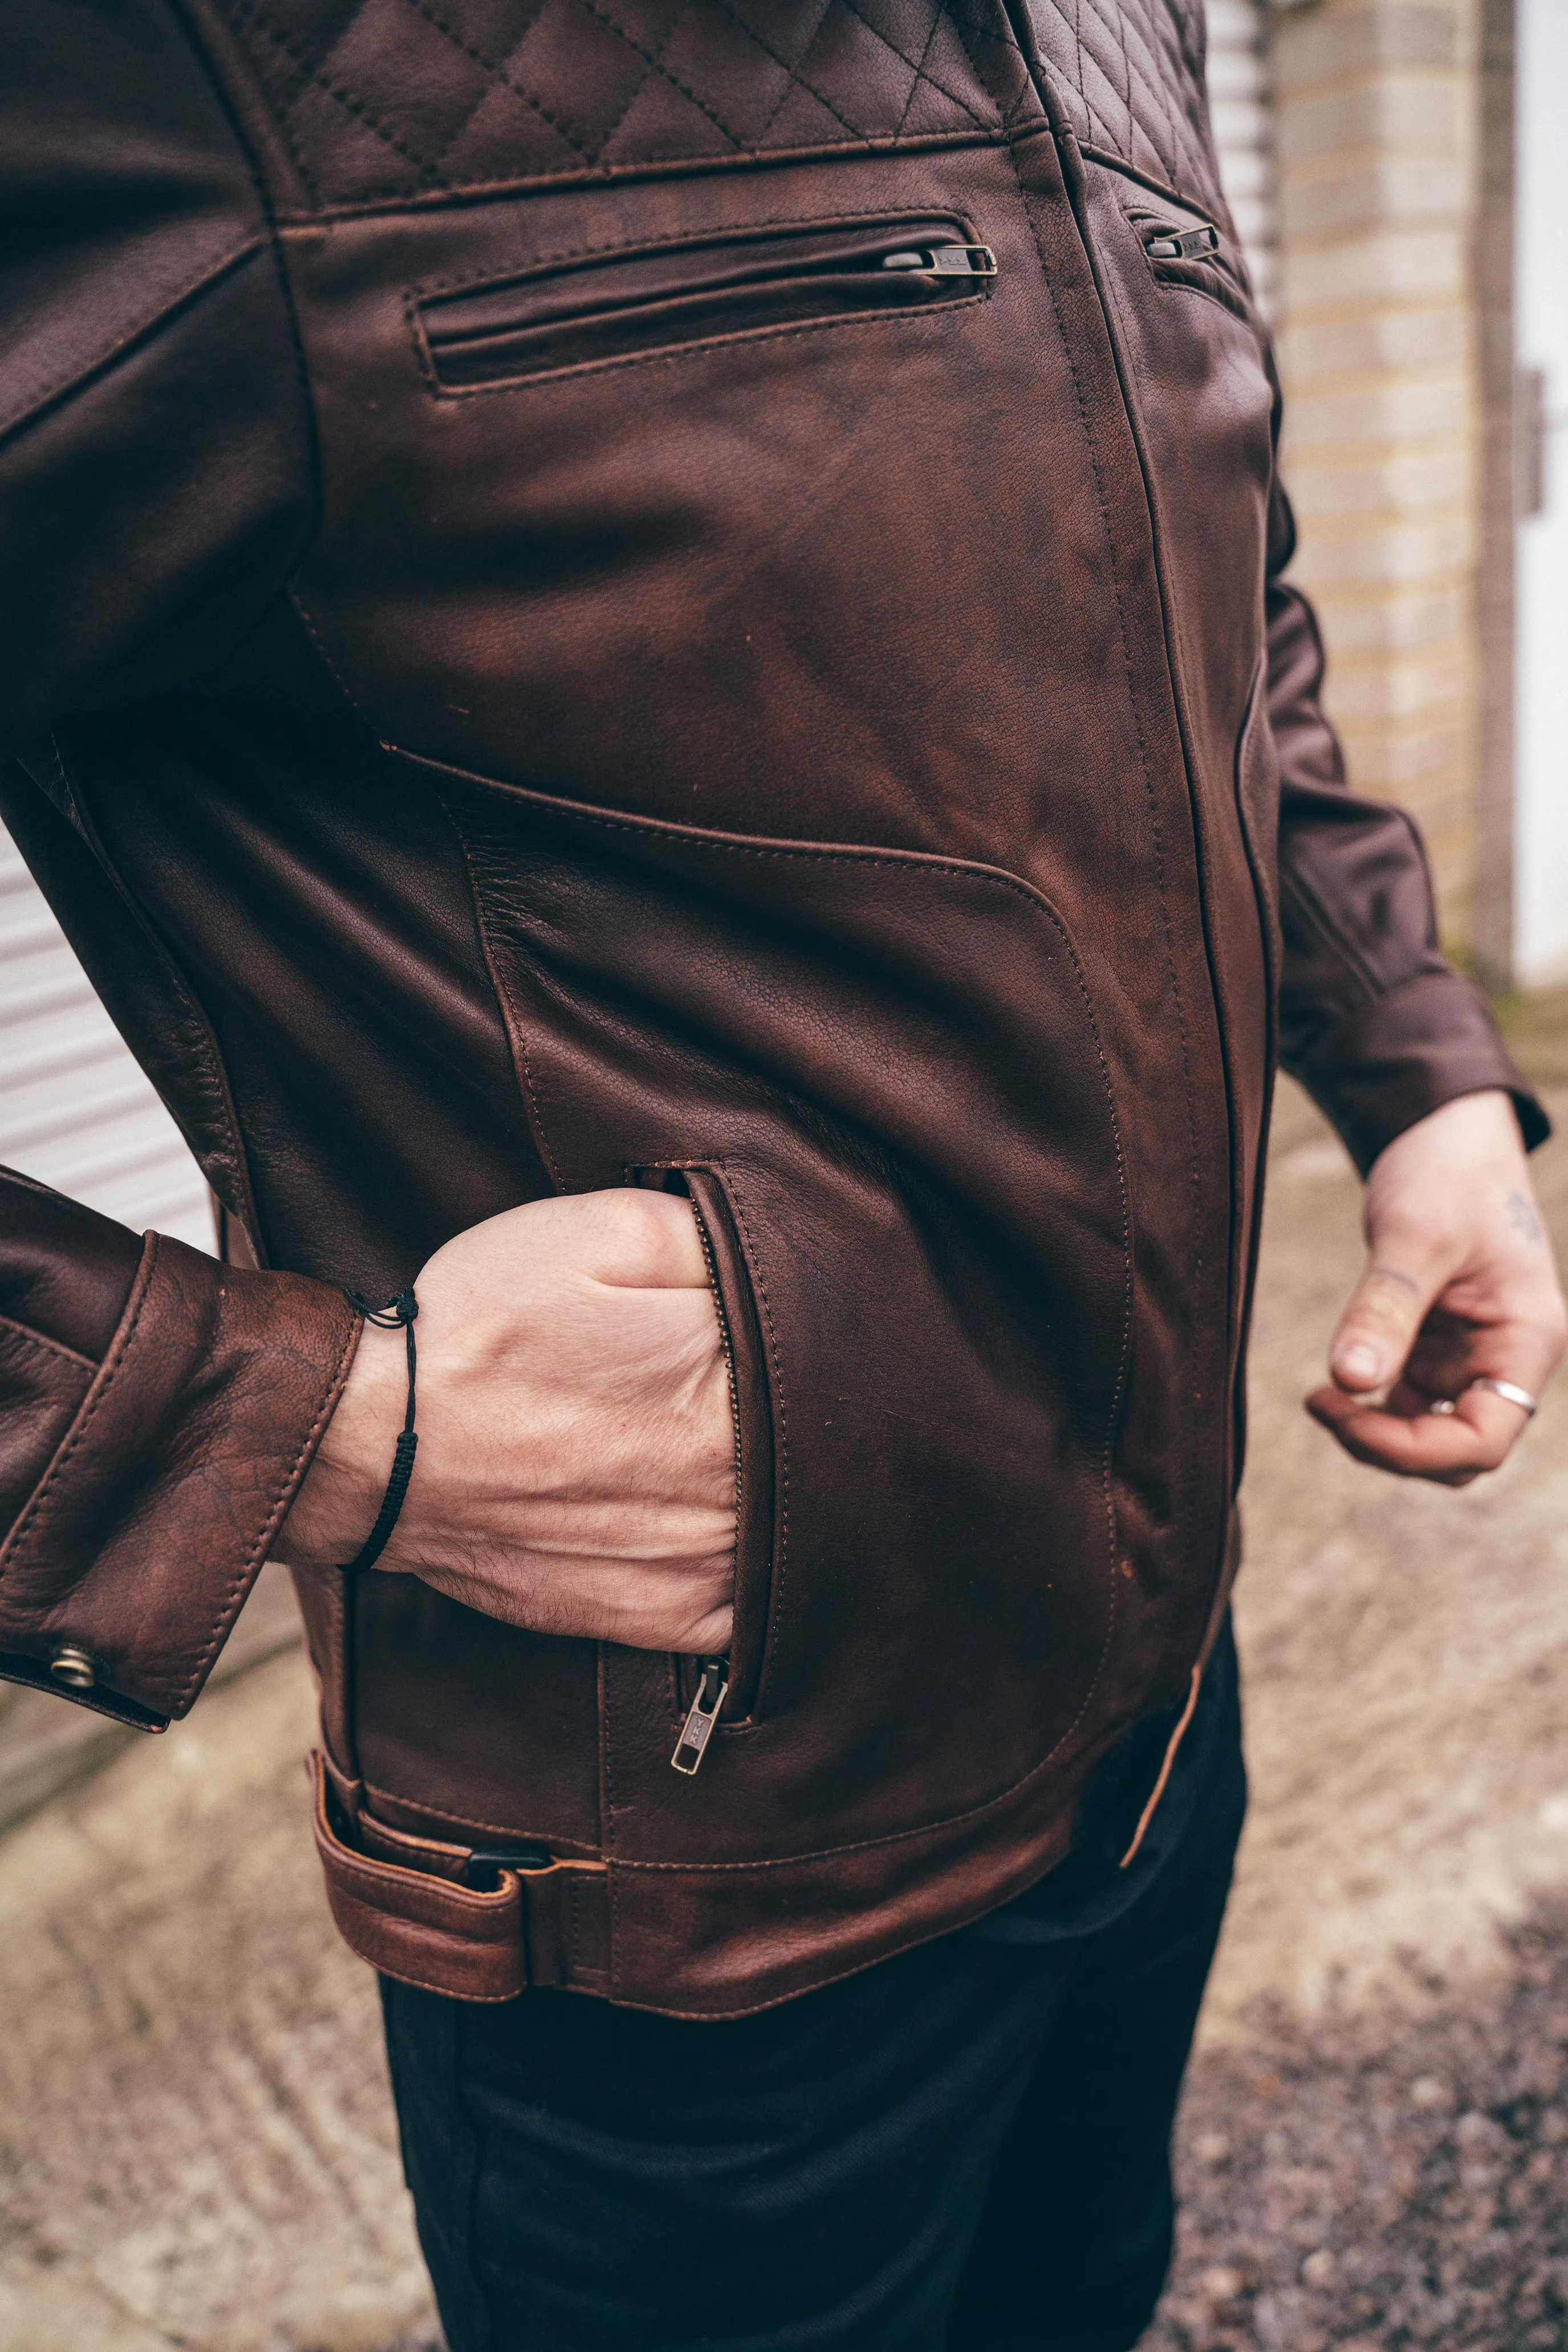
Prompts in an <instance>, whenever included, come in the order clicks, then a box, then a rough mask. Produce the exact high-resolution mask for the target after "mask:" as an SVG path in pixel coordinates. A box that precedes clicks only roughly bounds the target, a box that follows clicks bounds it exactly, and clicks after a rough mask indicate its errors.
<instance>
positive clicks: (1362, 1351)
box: [1340, 1342, 1378, 1389]
mask: <svg viewBox="0 0 1568 2352" xmlns="http://www.w3.org/2000/svg"><path fill="white" fill-rule="evenodd" d="M1340 1374H1341V1377H1342V1379H1344V1380H1347V1381H1360V1382H1361V1384H1362V1386H1363V1388H1369V1389H1370V1388H1375V1387H1376V1385H1377V1374H1378V1361H1377V1353H1376V1350H1375V1349H1372V1348H1368V1347H1366V1346H1364V1345H1363V1344H1361V1343H1359V1342H1358V1344H1357V1345H1356V1346H1355V1347H1353V1348H1347V1349H1345V1351H1344V1354H1343V1355H1342V1357H1341V1358H1340Z"/></svg>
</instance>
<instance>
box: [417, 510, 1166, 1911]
mask: <svg viewBox="0 0 1568 2352" xmlns="http://www.w3.org/2000/svg"><path fill="white" fill-rule="evenodd" d="M1108 530H1109V526H1108ZM388 748H389V749H395V747H394V746H389V747H388ZM398 756H399V757H402V758H405V759H410V758H413V759H416V756H417V755H416V754H411V753H407V752H403V753H400V754H398ZM418 764H421V765H423V764H424V763H423V762H418ZM483 781H484V780H481V782H483ZM485 788H486V789H488V790H489V791H492V792H493V791H497V790H500V791H501V792H502V793H504V792H506V790H507V787H505V786H504V785H502V786H499V787H498V786H496V785H495V784H493V783H486V786H485ZM521 797H524V798H529V797H531V796H529V795H521ZM546 805H548V803H546ZM572 814H573V816H574V820H575V821H576V822H578V823H581V824H587V825H594V826H597V827H599V828H600V829H602V830H603V831H605V832H610V833H628V834H631V835H635V836H637V837H640V838H642V839H645V840H646V839H647V838H648V837H649V835H650V834H651V835H654V836H655V837H658V835H660V834H662V832H663V828H662V827H660V826H658V825H654V826H649V825H646V824H635V823H632V822H630V821H628V820H627V819H626V818H622V817H609V816H601V815H599V814H594V813H589V814H582V815H580V816H579V815H578V814H577V812H576V811H574V812H573V813H572ZM455 822H456V820H455V819H454V823H455ZM674 837H675V838H676V839H678V840H680V841H683V842H685V841H692V840H695V841H696V842H697V843H698V844H699V845H700V846H702V847H705V848H709V849H712V850H722V851H726V852H728V853H729V854H730V855H731V856H738V857H794V858H798V859H804V860H805V861H807V862H809V863H813V864H816V865H836V864H840V863H843V862H844V861H845V860H849V861H851V862H853V863H854V864H856V865H858V866H886V867H890V868H892V869H894V870H895V871H898V872H902V873H908V872H910V871H914V872H923V871H927V870H932V871H935V872H937V873H941V874H951V875H958V876H961V877H963V879H965V880H966V881H970V882H980V883H985V882H989V883H993V884H995V885H997V886H998V887H1002V888H1004V889H1008V890H1012V891H1013V892H1015V893H1016V895H1017V896H1018V897H1019V898H1023V899H1024V901H1025V902H1026V905H1028V906H1031V907H1033V908H1036V909H1037V911H1039V912H1040V913H1043V914H1044V915H1045V916H1046V917H1047V919H1048V920H1049V921H1050V923H1051V924H1052V925H1053V926H1054V928H1055V929H1056V931H1057V932H1058V936H1059V938H1060V940H1061V942H1062V945H1063V947H1064V949H1065V950H1066V951H1067V955H1068V961H1070V963H1071V965H1072V968H1073V973H1074V977H1075V979H1076V980H1077V982H1078V987H1079V994H1080V995H1081V996H1082V998H1083V1001H1084V1006H1085V1010H1086V1013H1087V1015H1088V1019H1089V1031H1090V1034H1091V1035H1092V1037H1093V1038H1094V1041H1095V1053H1096V1058H1097V1060H1098V1061H1099V1064H1100V1084H1101V1086H1102V1087H1103V1088H1104V1092H1105V1098H1106V1108H1107V1110H1108V1112H1109V1115H1110V1129H1111V1139H1112V1144H1113V1148H1114V1150H1115V1154H1116V1164H1117V1175H1118V1189H1119V1192H1120V1194H1121V1218H1122V1267H1123V1273H1122V1300H1123V1310H1122V1313H1123V1320H1122V1347H1121V1365H1120V1368H1119V1370H1118V1376H1117V1382H1116V1387H1115V1390H1114V1391H1113V1392H1112V1397H1111V1403H1110V1411H1109V1412H1108V1413H1107V1416H1106V1436H1105V1441H1104V1445H1103V1448H1102V1451H1101V1456H1100V1462H1101V1471H1100V1487H1101V1493H1102V1495H1103V1497H1104V1501H1105V1507H1106V1515H1107V1534H1108V1539H1109V1541H1108V1549H1109V1558H1110V1570H1111V1574H1110V1601H1109V1605H1108V1608H1107V1612H1106V1632H1105V1639H1104V1643H1103V1644H1102V1646H1101V1650H1100V1657H1099V1660H1098V1661H1097V1663H1096V1666H1095V1670H1094V1673H1093V1675H1092V1676H1091V1677H1090V1680H1089V1685H1088V1687H1087V1688H1086V1690H1085V1692H1084V1695H1083V1699H1082V1703H1081V1705H1080V1706H1079V1710H1078V1713H1077V1714H1076V1715H1075V1716H1074V1717H1073V1719H1072V1721H1071V1722H1070V1723H1069V1724H1068V1726H1067V1727H1066V1729H1065V1730H1064V1731H1063V1732H1062V1733H1061V1735H1060V1737H1059V1738H1058V1739H1057V1740H1056V1742H1055V1743H1054V1744H1053V1746H1052V1747H1051V1748H1050V1749H1049V1751H1048V1752H1047V1755H1045V1756H1044V1757H1042V1758H1041V1759H1040V1761H1039V1762H1038V1763H1037V1764H1036V1765H1034V1766H1032V1767H1031V1768H1030V1770H1029V1771H1028V1772H1027V1773H1026V1774H1025V1775H1024V1776H1023V1778H1022V1779H1021V1780H1017V1781H1015V1782H1014V1783H1013V1784H1012V1786H1013V1787H1014V1788H1021V1787H1022V1786H1023V1785H1024V1782H1025V1781H1026V1780H1031V1779H1032V1778H1033V1777H1034V1775H1035V1773H1036V1772H1038V1771H1043V1770H1044V1769H1045V1768H1046V1766H1047V1765H1048V1764H1049V1763H1050V1762H1051V1761H1052V1759H1053V1758H1054V1757H1056V1756H1057V1755H1058V1752H1059V1751H1060V1749H1061V1748H1062V1747H1063V1745H1064V1744H1065V1743H1066V1742H1067V1741H1068V1740H1069V1739H1070V1738H1072V1735H1073V1733H1074V1732H1075V1731H1076V1730H1077V1728H1078V1727H1079V1724H1080V1723H1081V1722H1082V1720H1083V1718H1084V1716H1085V1715H1086V1714H1087V1712H1088V1709H1089V1702H1090V1700H1091V1699H1092V1698H1093V1696H1094V1694H1095V1692H1096V1690H1097V1689H1098V1688H1099V1685H1100V1676H1101V1675H1102V1674H1103V1673H1104V1670H1105V1664H1106V1660H1107V1658H1108V1657H1109V1655H1110V1645H1111V1641H1112V1638H1113V1635H1114V1633H1115V1626H1116V1617H1117V1602H1118V1592H1117V1582H1116V1574H1115V1570H1116V1553H1117V1549H1118V1545H1117V1522H1116V1509H1115V1498H1114V1491H1113V1486H1112V1478H1111V1467H1112V1463H1113V1460H1114V1452H1115V1431H1116V1423H1117V1419H1118V1416H1119V1414H1120V1412H1121V1397H1122V1393H1123V1389H1124V1385H1125V1381H1126V1377H1127V1368H1128V1365H1129V1362H1130V1360H1131V1337H1132V1335H1131V1297H1132V1263H1131V1213H1130V1208H1129V1203H1128V1199H1127V1182H1126V1169H1125V1164H1124V1161H1123V1157H1122V1150H1121V1126H1120V1122H1119V1120H1118V1118H1117V1114H1116V1097H1115V1094H1114V1092H1113V1090H1112V1088H1111V1085H1110V1069H1109V1067H1108V1066H1107V1063H1106V1059H1105V1054H1104V1050H1103V1046H1102V1044H1101V1040H1100V1026H1099V1023H1098V1021H1097V1019H1096V1017H1095V1012H1094V1001H1093V998H1092V997H1091V996H1090V994H1089V983H1088V979H1087V976H1086V975H1085V972H1084V970H1083V965H1082V963H1081V961H1079V952H1078V948H1077V946H1076V944H1075V942H1074V940H1073V938H1072V935H1071V933H1070V932H1069V931H1068V928H1067V925H1066V923H1065V921H1064V920H1063V919H1062V917H1061V916H1060V915H1059V914H1058V911H1057V909H1056V908H1054V907H1053V906H1052V905H1051V902H1050V900H1049V899H1048V898H1046V896H1045V895H1044V893H1043V892H1042V891H1038V890H1037V889H1035V888H1034V887H1033V886H1032V884H1030V883H1027V882H1026V881H1024V880H1023V879H1022V878H1021V877H1019V876H1017V875H1014V874H1007V873H1005V872H1002V871H1000V870H997V871H993V870H992V869H990V868H988V867H976V866H963V865H958V864H954V863H952V862H951V861H949V860H946V859H941V858H928V857H910V858H904V857H885V856H882V857H879V856H864V855H862V854H858V853H857V852H856V851H855V850H853V849H851V848H848V847H846V848H843V849H795V848H793V847H791V846H790V845H787V844H778V845H768V846H766V847H763V845H760V844H753V843H749V842H731V841H720V840H715V839H714V838H713V837H712V836H711V835H700V834H696V833H694V832H690V833H685V834H677V835H675V836H674ZM731 1205H732V1207H733V1208H734V1210H735V1213H736V1219H737V1222H738V1223H740V1224H741V1226H742V1233H743V1234H744V1235H745V1239H746V1247H747V1255H748V1260H749V1262H750V1264H751V1265H752V1274H753V1277H754V1279H755V1281H756V1285H757V1288H758V1291H759V1294H760V1296H761V1299H762V1304H763V1314H764V1316H765V1318H766V1320H767V1325H768V1336H769V1350H770V1354H771V1355H772V1357H773V1364H774V1368H775V1378H778V1373H777V1362H778V1360H777V1354H776V1349H775V1346H774V1339H773V1320H772V1316H771V1313H770V1312H769V1310H768V1307H767V1294H766V1287H765V1286H764V1284H763V1278H762V1273H761V1268H760V1266H759V1265H758V1264H757V1260H756V1255H755V1250H754V1248H753V1246H752V1241H751V1236H750V1232H749V1229H748V1228H747V1227H746V1226H745V1221H744V1218H743V1216H742V1212H741V1207H740V1203H739V1202H738V1201H737V1200H736V1199H735V1198H734V1195H733V1194H732V1193H731ZM778 1398H779V1415H778V1436H779V1454H780V1460H781V1462H783V1463H784V1464H785V1465H787V1459H788V1454H787V1425H786V1418H785V1412H784V1388H783V1382H782V1378H781V1379H779V1389H778ZM779 1518H780V1539H779V1550H778V1567H777V1570H776V1574H775V1580H774V1586H773V1608H772V1611H771V1612H770V1623H769V1627H768V1640H767V1645H766V1648H765V1650H764V1653H763V1667H762V1672H761V1674H760V1675H759V1676H758V1683H757V1692H756V1696H755V1698H754V1700H753V1714H754V1715H757V1716H760V1715H761V1714H762V1712H763V1684H764V1680H765V1677H766V1675H767V1672H768V1669H769V1667H770V1666H771V1664H772V1663H773V1652H774V1644H775V1641H776V1636H777V1629H778V1624H779V1620H780V1616H781V1613H782V1606H783V1596H784V1569H785V1558H784V1544H785V1529H786V1527H787V1502H786V1499H785V1496H784V1489H783V1482H782V1481H781V1492H780V1500H779ZM1008 1793H1010V1791H1008V1790H1004V1791H1003V1794H1004V1795H1006V1794H1008ZM1000 1801H1001V1800H1000V1799H999V1798H997V1799H992V1800H990V1802H993V1803H998V1802H1000ZM982 1810H983V1809H982ZM955 1818H957V1819H959V1820H963V1819H966V1818H967V1816H965V1815H963V1814H960V1815H957V1816H955ZM927 1826H928V1827H933V1826H934V1827H940V1826H941V1824H940V1823H937V1824H927ZM898 1834H899V1835H900V1836H915V1835H919V1834H920V1832H917V1831H907V1832H898ZM869 1843H873V1844H880V1843H885V1841H883V1840H879V1839H874V1840H871V1841H869ZM832 1851H834V1852H840V1851H842V1852H846V1853H848V1852H853V1851H855V1849H853V1848H850V1847H845V1848H834V1849H832ZM626 1866H627V1867H628V1868H637V1869H643V1868H652V1867H664V1866H665V1865H662V1864H659V1865H654V1864H627V1865H626ZM687 1866H688V1865H685V1864H680V1865H676V1864H670V1865H669V1867H671V1868H674V1867H682V1868H684V1867H687ZM690 1866H691V1867H703V1866H705V1865H690ZM751 1866H752V1865H750V1864H715V1865H713V1867H716V1868H726V1869H728V1868H742V1867H747V1868H749V1867H751ZM766 1866H768V1865H763V1864H759V1865H757V1867H766ZM613 1903H614V1890H613V1882H612V1906H613Z"/></svg>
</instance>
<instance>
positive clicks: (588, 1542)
mask: <svg viewBox="0 0 1568 2352" xmlns="http://www.w3.org/2000/svg"><path fill="white" fill-rule="evenodd" d="M415 1287H416V1295H417V1297H418V1300H419V1319H418V1321H417V1323H416V1326H415V1333H416V1339H417V1341H418V1351H419V1369H418V1412H417V1423H416V1426H417V1429H418V1434H419V1448H418V1452H417V1454H416V1457H415V1464H414V1475H413V1478H412V1480H411V1482H410V1484H409V1488H408V1494H407V1497H406V1499H405V1503H404V1506H403V1510H402V1514H401V1516H400V1517H399V1519H398V1522H397V1526H396V1528H395V1531H394V1534H393V1537H392V1540H391V1542H390V1543H389V1544H388V1545H387V1548H386V1549H385V1551H384V1552H383V1554H382V1556H381V1559H380V1560H379V1561H378V1563H377V1565H378V1567H380V1568H383V1569H390V1570H405V1571H408V1572H411V1573H412V1574H414V1575H416V1576H420V1577H423V1578H424V1580H425V1581H426V1583H427V1584H433V1585H434V1586H435V1587H436V1589H437V1591H440V1592H446V1593H449V1594H450V1595H451V1597H452V1598H453V1599H454V1600H455V1601H462V1602H463V1603H464V1604H465V1605H466V1606H467V1607H468V1608H470V1609H477V1610H479V1611H481V1612H483V1613H484V1614H485V1615H486V1616H489V1617H500V1618H503V1619H504V1620H505V1621H506V1622H508V1623H509V1624H512V1625H527V1626H531V1628H532V1629H533V1630H534V1631H535V1632H538V1633H575V1634H585V1635H587V1636H589V1637H590V1638H594V1639H597V1640H601V1641H611V1642H623V1643H627V1644H629V1645H630V1646H631V1647H633V1648H635V1649H647V1650H684V1651H689V1652H694V1653H697V1654H706V1653H709V1652H715V1653H716V1652H721V1651H723V1650H724V1649H726V1648H727V1647H728V1644H729V1640H730V1617H731V1598H732V1594H731V1585H732V1580H733V1559H734V1542H735V1436H734V1424H733V1421H732V1418H731V1409H730V1401H729V1383H728V1376H727V1372H726V1368H725V1364H724V1360H723V1354H722V1350H721V1345H720V1338H719V1320H718V1315H717V1311H716V1308H715V1304H714V1298H713V1293H712V1290H711V1288H710V1285H709V1279H708V1269H707V1265H706V1262H705V1260H704V1257H703V1253H702V1246H701V1243H700V1240H699V1238H698V1233H697V1226H696V1220H695V1218H694V1217H693V1215H692V1212H691V1209H690V1207H689V1204H688V1203H687V1202H685V1201H682V1200H678V1199H674V1198H672V1197H670V1196H669V1195H668V1194H667V1193H663V1192H636V1191H632V1190H629V1189H628V1190H627V1191H626V1192H589V1193H584V1194H579V1195H577V1196H575V1197H573V1198H568V1199H564V1200H552V1201H537V1202H531V1203H530V1204H529V1205H528V1206H527V1207H524V1208H521V1209H510V1210H508V1211H507V1212H506V1213H505V1214H504V1215H502V1216H499V1217H491V1218H490V1219H489V1221H488V1223H485V1224H482V1225H475V1226H474V1227H472V1228H471V1230H470V1231H469V1232H468V1233H465V1234H458V1236H457V1237H456V1239H455V1240H453V1241H450V1242H448V1243H447V1244H446V1246H445V1248H443V1249H439V1250H437V1253H436V1255H435V1256H434V1257H433V1258H432V1259H431V1260H430V1262H429V1264H428V1265H426V1267H425V1270H424V1272H423V1273H422V1274H421V1275H420V1276H419V1277H418V1280H417V1282H416V1286H415ZM406 1395H407V1368H406V1361H405V1352H404V1335H403V1333H402V1331H401V1330H381V1329H378V1328H376V1327H375V1326H374V1324H371V1325H367V1326H366V1327H365V1331H364V1336H363V1339H361V1341H360V1346H359V1352H358V1354H357V1355H356V1357H355V1359H354V1362H353V1368H352V1370H351V1371H350V1374H349V1378H348V1381H347V1384H346V1386H345V1388H344V1390H343V1393H342V1399H341V1401H340V1402H339V1404H338V1408H337V1411H336V1412H334V1414H333V1416H332V1419H331V1423H330V1424H329V1425H328V1429H327V1433H326V1435H325V1436H324V1438H323V1439H322V1441H321V1449H320V1451H319V1453H318V1454H317V1456H316V1459H315V1461H314V1463H313V1464H312V1465H311V1467H310V1474H309V1475H308V1476H307V1478H306V1479H305V1482H304V1484H303V1486H301V1487H300V1493H299V1496H298V1497H297V1499H296V1501H295V1504H294V1507H293V1509H292V1510H291V1511H290V1513H289V1518H288V1521H287V1523H286V1525H285V1527H284V1529H283V1533H282V1535H281V1536H280V1537H279V1541H278V1545H277V1547H276V1549H277V1550H278V1552H279V1556H280V1557H282V1558H283V1559H288V1560H289V1561H291V1562H292V1563H293V1564H294V1565H295V1566H296V1567H301V1568H315V1569H330V1568H331V1567H333V1566H335V1565H337V1564H339V1563H341V1562H342V1561H344V1560H349V1559H353V1556H354V1553H355V1552H356V1551H357V1550H358V1549H359V1548H360V1546H361V1545H362V1544H363V1541H364V1538H365V1536H366V1533H367V1532H368V1530H369V1528H370V1526H371V1523H372V1521H373V1520H374V1517H375V1515H376V1512H377V1510H378V1508H379V1507H380V1503H381V1497H382V1495H383V1492H384V1488H385V1486H386V1480H387V1474H388V1471H389V1470H390V1468H391V1465H392V1449H393V1440H394V1439H395V1436H396V1433H397V1432H398V1430H399V1429H400V1428H401V1426H402V1423H403V1412H404V1406H405V1400H406Z"/></svg>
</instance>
